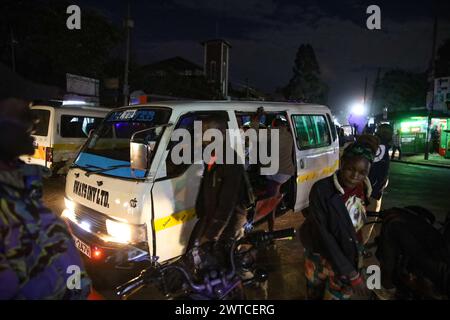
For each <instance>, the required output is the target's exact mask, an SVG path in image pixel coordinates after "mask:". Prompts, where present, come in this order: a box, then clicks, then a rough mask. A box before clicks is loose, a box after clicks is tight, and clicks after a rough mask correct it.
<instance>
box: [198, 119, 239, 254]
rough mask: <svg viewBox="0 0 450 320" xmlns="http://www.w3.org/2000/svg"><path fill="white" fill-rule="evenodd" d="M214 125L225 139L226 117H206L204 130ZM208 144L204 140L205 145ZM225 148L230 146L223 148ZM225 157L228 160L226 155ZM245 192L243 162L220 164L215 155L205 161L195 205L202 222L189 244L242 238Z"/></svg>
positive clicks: (203, 124)
mask: <svg viewBox="0 0 450 320" xmlns="http://www.w3.org/2000/svg"><path fill="white" fill-rule="evenodd" d="M213 128H214V129H218V130H220V131H221V132H222V134H223V137H224V141H225V132H226V122H225V120H224V119H223V120H222V119H216V118H209V119H207V120H203V123H202V129H203V132H205V131H206V130H208V129H213ZM208 143H209V142H204V147H206V145H207V144H208ZM223 150H227V148H225V147H224V148H223ZM228 150H229V149H228ZM223 159H226V156H225V155H224V157H223ZM204 160H205V159H204ZM245 194H246V191H245V180H244V166H243V164H237V162H235V164H224V163H218V161H217V159H216V158H215V157H214V156H213V157H212V158H211V161H209V162H208V163H205V169H204V172H203V180H202V183H201V186H200V191H199V195H198V198H197V204H196V212H197V216H198V217H199V221H198V222H197V224H196V226H195V228H194V230H193V232H192V236H191V245H190V247H192V245H195V244H196V245H199V246H202V245H204V244H205V243H218V242H224V241H225V242H227V241H229V240H231V239H233V238H236V237H239V236H240V235H241V232H242V230H243V226H244V224H245V222H246V219H247V217H246V210H245V207H246V205H245Z"/></svg>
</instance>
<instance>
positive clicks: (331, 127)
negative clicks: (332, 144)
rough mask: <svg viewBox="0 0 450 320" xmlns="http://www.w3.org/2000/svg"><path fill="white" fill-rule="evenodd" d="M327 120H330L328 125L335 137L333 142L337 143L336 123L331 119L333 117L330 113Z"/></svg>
mask: <svg viewBox="0 0 450 320" xmlns="http://www.w3.org/2000/svg"><path fill="white" fill-rule="evenodd" d="M327 118H328V123H329V124H330V129H331V136H332V137H333V141H336V138H337V132H336V125H335V124H334V121H333V120H332V119H331V117H330V115H329V114H328V113H327Z"/></svg>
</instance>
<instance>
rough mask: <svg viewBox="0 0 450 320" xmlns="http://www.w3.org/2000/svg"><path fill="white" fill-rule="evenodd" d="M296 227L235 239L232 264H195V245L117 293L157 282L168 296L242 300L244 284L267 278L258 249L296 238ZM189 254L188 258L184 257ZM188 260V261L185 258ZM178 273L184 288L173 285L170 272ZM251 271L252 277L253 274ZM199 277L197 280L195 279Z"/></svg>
mask: <svg viewBox="0 0 450 320" xmlns="http://www.w3.org/2000/svg"><path fill="white" fill-rule="evenodd" d="M294 236H295V229H293V228H289V229H283V230H277V231H273V232H264V231H252V232H249V233H247V234H246V235H245V236H243V237H242V238H241V239H237V240H234V241H233V242H232V243H231V245H230V246H229V261H228V263H225V264H221V265H220V266H219V265H214V264H213V266H212V267H206V268H198V267H195V266H194V267H193V266H192V265H190V264H189V263H186V261H190V260H192V259H191V256H194V260H195V258H196V257H195V256H196V250H198V248H193V249H192V250H190V251H188V252H187V253H186V254H185V255H184V256H182V257H181V258H180V259H177V260H175V261H171V262H168V263H165V264H164V265H162V264H158V263H156V262H155V263H153V264H152V265H151V266H150V267H148V268H146V269H144V270H143V271H141V273H140V274H139V276H137V277H135V278H134V279H131V280H129V281H128V282H126V283H124V284H122V285H120V286H118V287H117V288H116V294H117V295H118V296H119V297H120V298H121V299H123V300H126V299H129V298H130V297H131V296H132V295H134V294H136V293H137V292H138V291H140V290H142V289H143V288H145V287H147V286H149V285H151V284H154V285H156V286H157V287H158V288H159V289H160V290H161V291H162V292H163V293H164V295H165V296H166V297H168V298H169V299H174V300H236V299H238V300H242V299H245V293H244V287H245V286H247V285H250V284H253V283H257V282H264V281H266V280H267V277H268V276H267V273H266V272H265V271H264V270H262V269H259V268H258V267H257V266H256V261H255V260H256V258H255V252H257V251H258V248H261V247H265V246H267V244H269V243H271V242H272V241H274V240H282V239H292V238H293V237H294ZM186 257H188V259H183V258H186ZM183 260H184V261H183ZM173 272H177V273H178V274H179V275H180V276H181V279H182V285H181V288H180V289H174V288H170V286H168V283H167V277H168V275H172V276H173ZM249 274H250V277H249ZM194 278H195V279H194Z"/></svg>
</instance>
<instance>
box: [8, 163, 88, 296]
mask: <svg viewBox="0 0 450 320" xmlns="http://www.w3.org/2000/svg"><path fill="white" fill-rule="evenodd" d="M42 173H43V169H42V167H39V166H33V165H25V164H20V165H19V166H18V169H16V170H11V171H6V170H0V299H85V298H86V297H87V295H88V294H89V292H90V280H89V278H88V277H87V275H86V273H85V270H84V267H83V264H82V260H81V258H80V255H79V253H78V251H77V249H76V248H75V245H74V242H73V240H72V238H71V236H70V234H69V232H68V230H67V227H66V225H65V223H64V222H63V221H62V220H61V219H60V218H59V217H57V216H56V215H55V214H54V213H52V212H51V211H50V210H49V209H48V208H46V207H45V206H44V205H43V203H42V200H41V197H42ZM78 271H79V272H78Z"/></svg>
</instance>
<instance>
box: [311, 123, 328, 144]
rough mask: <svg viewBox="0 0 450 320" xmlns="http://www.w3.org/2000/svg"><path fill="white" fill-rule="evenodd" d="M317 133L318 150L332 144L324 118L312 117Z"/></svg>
mask: <svg viewBox="0 0 450 320" xmlns="http://www.w3.org/2000/svg"><path fill="white" fill-rule="evenodd" d="M312 118H313V123H314V129H315V132H316V146H315V147H316V148H318V147H324V146H329V145H330V144H331V138H330V130H329V128H328V123H327V120H326V119H325V117H324V116H312Z"/></svg>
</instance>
